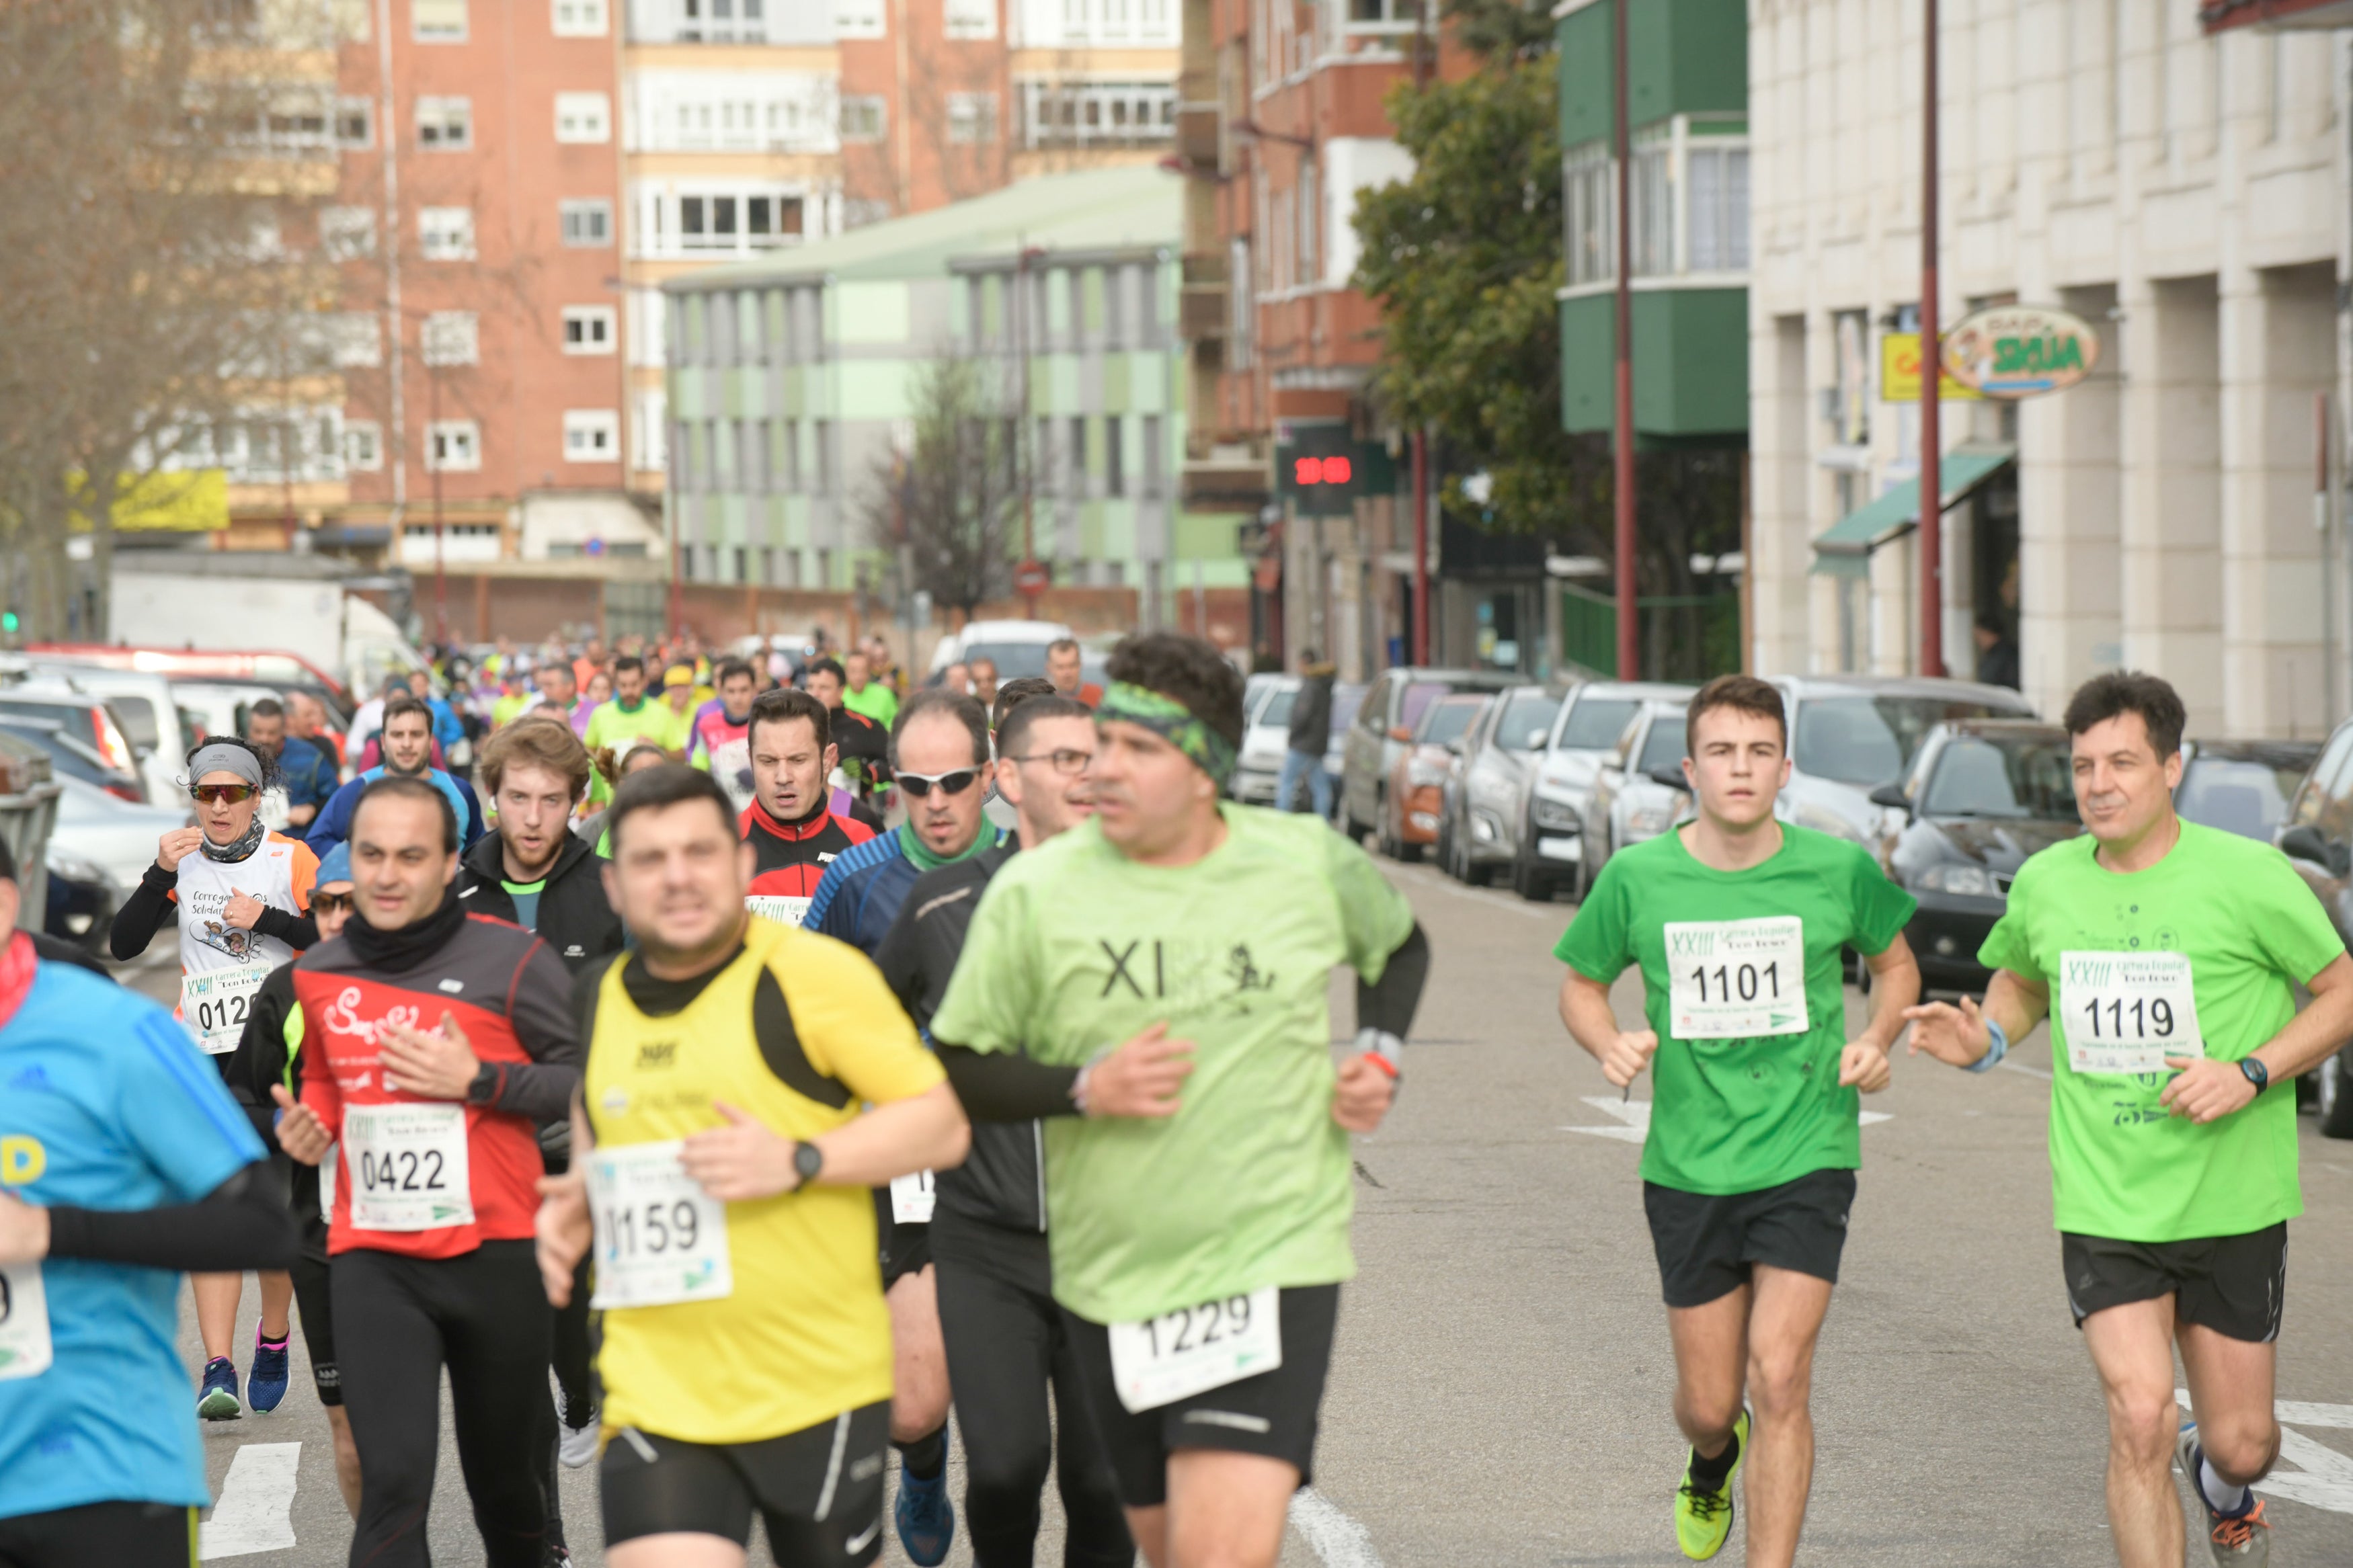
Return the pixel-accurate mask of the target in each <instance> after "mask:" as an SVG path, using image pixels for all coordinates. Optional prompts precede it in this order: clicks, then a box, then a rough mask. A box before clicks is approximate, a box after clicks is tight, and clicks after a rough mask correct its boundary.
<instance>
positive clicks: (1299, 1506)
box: [1291, 1487, 1381, 1568]
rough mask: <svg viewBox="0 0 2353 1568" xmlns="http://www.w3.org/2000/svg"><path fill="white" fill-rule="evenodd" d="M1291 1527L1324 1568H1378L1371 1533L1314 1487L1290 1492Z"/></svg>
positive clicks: (1378, 1559) (1379, 1565)
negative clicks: (1297, 1532) (1334, 1505)
mask: <svg viewBox="0 0 2353 1568" xmlns="http://www.w3.org/2000/svg"><path fill="white" fill-rule="evenodd" d="M1291 1528H1292V1529H1293V1530H1295V1531H1299V1534H1300V1538H1301V1539H1302V1540H1303V1541H1305V1542H1307V1545H1308V1549H1309V1550H1310V1551H1312V1552H1314V1553H1315V1560H1316V1561H1317V1562H1319V1563H1323V1564H1324V1568H1381V1554H1380V1553H1379V1552H1376V1551H1374V1550H1373V1538H1372V1535H1371V1533H1370V1532H1369V1531H1366V1529H1365V1527H1364V1526H1363V1525H1361V1524H1358V1523H1357V1522H1356V1521H1355V1520H1353V1519H1350V1518H1349V1517H1348V1516H1347V1515H1346V1514H1345V1513H1343V1512H1341V1511H1340V1510H1338V1509H1336V1508H1335V1507H1333V1506H1332V1504H1331V1502H1330V1501H1329V1500H1327V1499H1326V1498H1325V1497H1324V1494H1323V1493H1322V1492H1319V1491H1317V1490H1316V1489H1314V1487H1302V1488H1300V1489H1298V1490H1297V1491H1295V1492H1293V1493H1292V1495H1291Z"/></svg>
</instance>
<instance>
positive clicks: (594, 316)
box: [564, 305, 615, 354]
mask: <svg viewBox="0 0 2353 1568" xmlns="http://www.w3.org/2000/svg"><path fill="white" fill-rule="evenodd" d="M614 326H615V321H614V313H613V307H611V306H610V305H567V306H565V310H564V352H565V353H568V354H608V353H612V352H613V330H614Z"/></svg>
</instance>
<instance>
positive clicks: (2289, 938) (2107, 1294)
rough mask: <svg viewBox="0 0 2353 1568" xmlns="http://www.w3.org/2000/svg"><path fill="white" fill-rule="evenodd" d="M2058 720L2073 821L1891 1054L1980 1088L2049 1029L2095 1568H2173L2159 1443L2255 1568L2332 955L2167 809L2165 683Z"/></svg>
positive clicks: (2340, 1001)
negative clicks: (2101, 1518) (2100, 1436)
mask: <svg viewBox="0 0 2353 1568" xmlns="http://www.w3.org/2000/svg"><path fill="white" fill-rule="evenodd" d="M2065 722H2066V726H2067V733H2068V734H2069V735H2070V736H2071V737H2072V738H2073V761H2074V776H2075V806H2076V810H2077V811H2078V812H2080V813H2081V814H2082V816H2083V818H2084V826H2085V828H2086V829H2087V830H2088V831H2087V832H2086V833H2085V834H2084V837H2080V838H2072V839H2069V840H2067V841H2066V842H2064V843H2062V844H2054V845H2052V847H2050V848H2048V849H2045V850H2043V851H2042V852H2041V853H2039V854H2037V855H2036V856H2034V857H2033V858H2031V859H2030V860H2028V861H2027V862H2026V864H2025V865H2024V866H2022V867H2021V868H2019V872H2018V877H2017V879H2016V880H2015V881H2013V882H2012V883H2011V884H2010V908H2009V910H2007V911H2006V912H2005V913H2004V914H2003V916H2002V918H2001V921H2000V923H1999V924H1997V925H1996V926H1995V927H1994V928H1993V931H1992V932H1991V934H1989V936H1988V937H1987V938H1986V942H1985V946H1984V948H1983V949H1982V950H1981V951H1980V952H1978V959H1979V961H1980V962H1981V963H1984V964H1986V966H1987V967H1989V968H1990V969H1991V970H1992V971H1993V972H1994V976H1993V984H1991V985H1989V986H1988V987H1987V989H1986V997H1985V1005H1984V1006H1983V1007H1982V1008H1980V1007H1979V1006H1978V1005H1977V1004H1976V1003H1973V1002H1970V1001H1968V1000H1967V999H1964V1000H1963V1001H1962V1003H1961V1004H1960V1005H1959V1006H1957V1007H1956V1006H1953V1005H1950V1004H1947V1003H1942V1002H1939V1003H1936V1004H1934V1005H1929V1006H1926V1007H1915V1008H1913V1009H1912V1011H1911V1013H1910V1015H1909V1016H1911V1017H1912V1018H1913V1019H1914V1020H1915V1028H1914V1030H1913V1037H1912V1048H1913V1050H1914V1051H1915V1052H1917V1051H1926V1052H1927V1053H1928V1054H1929V1055H1931V1056H1933V1057H1936V1058H1937V1059H1939V1060H1941V1061H1947V1062H1950V1063H1952V1064H1953V1065H1954V1066H1956V1067H1965V1068H1969V1069H1970V1070H1972V1071H1977V1072H1982V1071H1984V1070H1985V1069H1987V1068H1990V1067H1992V1066H1994V1065H1995V1064H1996V1063H1998V1062H1999V1061H2000V1060H2001V1058H2003V1056H2005V1055H2006V1054H2007V1053H2008V1052H2009V1049H2010V1042H2011V1041H2012V1040H2017V1039H2022V1038H2023V1037H2025V1036H2026V1034H2027V1033H2028V1032H2029V1031H2030V1030H2031V1029H2032V1028H2033V1027H2034V1026H2035V1025H2036V1024H2037V1023H2039V1022H2041V1021H2042V1020H2043V1019H2044V1018H2046V1017H2047V1018H2049V1020H2050V1022H2051V1056H2052V1063H2051V1066H2052V1083H2051V1195H2052V1212H2053V1216H2054V1218H2055V1220H2056V1222H2057V1225H2058V1228H2059V1231H2060V1259H2061V1266H2062V1268H2063V1269H2064V1271H2065V1278H2066V1286H2067V1303H2068V1306H2069V1308H2070V1310H2072V1311H2073V1315H2074V1319H2075V1324H2076V1326H2077V1327H2078V1328H2080V1329H2082V1330H2083V1331H2084V1346H2085V1348H2086V1349H2088V1350H2089V1351H2090V1352H2092V1364H2093V1365H2094V1367H2095V1368H2097V1369H2098V1371H2099V1373H2100V1382H2101V1384H2102V1387H2103V1388H2104V1390H2105V1393H2106V1394H2107V1403H2108V1523H2109V1526H2110V1528H2111V1530H2112V1531H2113V1532H2114V1534H2115V1537H2116V1556H2117V1558H2118V1560H2119V1561H2120V1562H2122V1563H2124V1564H2125V1565H2126V1568H2158V1565H2160V1564H2163V1565H2166V1568H2171V1565H2172V1564H2177V1563H2179V1562H2180V1561H2181V1551H2182V1538H2181V1508H2180V1502H2179V1499H2178V1498H2177V1497H2176V1496H2175V1494H2174V1490H2173V1480H2172V1477H2171V1475H2170V1474H2169V1470H2168V1466H2169V1461H2170V1460H2171V1459H2172V1458H2174V1456H2175V1454H2176V1452H2177V1450H2178V1452H2179V1458H2180V1459H2181V1467H2182V1471H2183V1473H2184V1474H2185V1475H2186V1476H2187V1477H2188V1478H2189V1481H2190V1483H2191V1486H2192V1488H2193V1489H2195V1490H2196V1492H2197V1493H2198V1496H2199V1500H2200V1502H2201V1503H2202V1504H2203V1505H2204V1508H2205V1511H2206V1532H2207V1542H2208V1547H2209V1549H2210V1550H2211V1552H2212V1553H2213V1556H2214V1561H2215V1562H2217V1563H2234V1564H2246V1563H2260V1562H2263V1561H2264V1560H2266V1558H2267V1557H2268V1554H2269V1552H2270V1544H2269V1543H2270V1531H2271V1527H2270V1523H2269V1521H2266V1520H2265V1519H2264V1518H2263V1504H2262V1502H2261V1501H2259V1500H2256V1498H2255V1497H2254V1495H2253V1492H2252V1491H2251V1490H2250V1487H2252V1485H2253V1483H2254V1482H2256V1481H2258V1480H2260V1479H2263V1476H2264V1475H2265V1473H2267V1472H2268V1471H2269V1470H2270V1469H2271V1467H2272V1464H2273V1462H2274V1460H2275V1459H2276V1458H2278V1457H2279V1425H2278V1423H2277V1422H2276V1421H2275V1420H2274V1419H2273V1413H2272V1374H2273V1369H2274V1360H2275V1356H2274V1350H2273V1346H2274V1342H2276V1340H2277V1339H2278V1337H2279V1329H2280V1307H2281V1300H2282V1297H2283V1295H2284V1291H2285V1286H2286V1279H2287V1221H2288V1220H2290V1219H2291V1218H2293V1217H2295V1215H2299V1214H2301V1213H2303V1212H2304V1200H2303V1195H2302V1193H2301V1192H2300V1190H2299V1188H2298V1186H2297V1184H2296V1142H2295V1140H2296V1133H2295V1079H2296V1076H2297V1075H2298V1074H2300V1073H2302V1072H2304V1071H2305V1070H2306V1069H2307V1068H2312V1067H2314V1066H2316V1065H2317V1064H2318V1063H2319V1062H2320V1061H2322V1060H2323V1059H2325V1058H2327V1056H2329V1054H2330V1053H2332V1052H2334V1051H2335V1050H2337V1047H2339V1046H2341V1045H2343V1044H2344V1042H2345V1040H2346V1037H2348V1035H2353V959H2348V957H2347V956H2346V952H2345V943H2344V942H2343V941H2342V940H2341V939H2340V938H2339V937H2338V936H2337V931H2336V930H2335V928H2334V927H2332V926H2331V925H2330V924H2329V922H2328V916H2327V911H2326V910H2323V909H2322V908H2321V907H2320V903H2319V900H2316V899H2315V898H2314V897H2313V895H2312V891H2311V889H2309V888H2308V887H2306V884H2305V881H2304V879H2303V878H2301V877H2299V876H2297V875H2296V873H2295V868H2292V867H2291V866H2289V864H2288V862H2287V858H2286V857H2285V856H2283V855H2282V854H2281V853H2280V852H2279V851H2278V850H2276V849H2274V848H2273V847H2271V846H2270V845H2268V844H2262V843H2258V842H2256V841H2255V840H2253V839H2251V838H2242V837H2238V836H2237V835H2235V834H2230V833H2223V832H2221V831H2218V830H2216V829H2214V828H2211V827H2201V826H2199V825H2198V824H2196V823H2192V822H2184V821H2182V820H2181V818H2180V817H2179V816H2176V815H2175V813H2174V809H2173V791H2174V789H2175V787H2176V786H2177V785H2179V784H2180V783H2181V728H2182V723H2183V710H2182V705H2181V699H2180V698H2179V696H2177V695H2175V693H2174V690H2173V688H2172V687H2170V686H2168V684H2166V682H2164V681H2163V680H2161V679H2158V678H2157V677H2156V676H2153V675H2142V674H2136V673H2132V672H2118V673H2113V674H2108V675H2102V676H2097V677H2094V679H2091V680H2089V681H2086V682H2085V683H2084V685H2083V687H2081V688H2080V689H2078V690H2077V691H2076V693H2075V695H2074V697H2073V699H2072V700H2070V701H2069V702H2068V704H2067V713H2066V719H2065ZM2298 984H2301V985H2303V986H2304V987H2306V989H2307V990H2309V991H2310V992H2311V993H2312V996H2313V1001H2312V1005H2310V1006H2308V1007H2306V1009H2305V1010H2304V1011H2303V1012H2302V1013H2301V1014H2299V1013H2297V1012H2296V1010H2295V989H2294V988H2295V986H2296V985H2298ZM2177 1345H2178V1346H2179V1348H2180V1352H2181V1365H2182V1370H2183V1372H2184V1373H2186V1374H2187V1375H2188V1377H2189V1400H2190V1405H2191V1409H2192V1414H2193V1415H2194V1417H2195V1425H2194V1426H2190V1427H2188V1428H2182V1427H2180V1426H2179V1422H2178V1420H2177V1418H2176V1415H2175V1407H2174V1382H2173V1351H2174V1348H2175V1346H2177ZM2177 1434H2178V1436H2177Z"/></svg>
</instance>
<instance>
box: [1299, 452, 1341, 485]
mask: <svg viewBox="0 0 2353 1568" xmlns="http://www.w3.org/2000/svg"><path fill="white" fill-rule="evenodd" d="M1355 477H1356V465H1355V464H1353V463H1351V462H1349V461H1348V459H1347V458H1343V457H1337V456H1335V457H1330V458H1293V459H1292V465H1291V479H1292V483H1293V484H1296V485H1301V486H1305V485H1345V484H1346V483H1347V482H1348V481H1349V480H1350V479H1353V478H1355Z"/></svg>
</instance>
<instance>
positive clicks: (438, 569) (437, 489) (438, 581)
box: [425, 364, 449, 647]
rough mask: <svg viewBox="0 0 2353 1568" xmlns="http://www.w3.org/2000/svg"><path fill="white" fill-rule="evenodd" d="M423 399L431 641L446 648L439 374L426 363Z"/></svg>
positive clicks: (437, 369) (447, 601) (443, 462)
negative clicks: (429, 491)
mask: <svg viewBox="0 0 2353 1568" xmlns="http://www.w3.org/2000/svg"><path fill="white" fill-rule="evenodd" d="M425 388H426V397H427V402H428V403H429V404H430V405H431V406H430V408H429V409H428V410H427V414H426V416H425V417H426V420H427V430H426V433H425V450H426V452H427V455H429V456H430V457H431V458H432V459H433V640H434V641H436V642H438V643H439V644H440V645H441V646H442V647H448V646H449V578H448V574H447V573H446V572H444V571H443V570H442V561H441V469H442V468H443V467H444V466H445V458H446V457H447V454H445V453H441V452H436V451H434V449H433V444H434V443H435V442H436V441H438V440H439V439H441V372H440V369H439V368H438V366H435V365H431V364H427V367H426V371H425Z"/></svg>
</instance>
